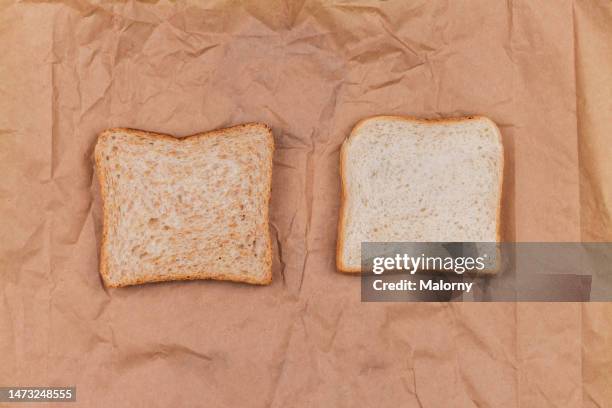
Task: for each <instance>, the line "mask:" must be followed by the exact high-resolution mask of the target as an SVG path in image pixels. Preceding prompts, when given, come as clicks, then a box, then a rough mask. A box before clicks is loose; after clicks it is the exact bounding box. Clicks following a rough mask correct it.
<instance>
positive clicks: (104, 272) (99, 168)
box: [94, 122, 275, 288]
mask: <svg viewBox="0 0 612 408" xmlns="http://www.w3.org/2000/svg"><path fill="white" fill-rule="evenodd" d="M249 127H257V128H263V129H265V130H266V135H267V141H268V146H267V147H268V150H269V152H270V161H269V165H268V179H267V183H268V185H267V188H266V192H267V195H266V198H265V205H264V211H265V215H264V218H265V224H264V229H265V231H264V232H263V235H264V236H265V238H266V243H267V249H266V252H267V253H266V273H265V274H264V276H263V277H262V278H261V279H256V278H253V277H251V276H232V275H226V274H214V273H207V272H202V273H198V274H193V275H186V276H185V275H176V274H169V275H168V274H167V275H162V276H154V275H145V276H141V277H139V278H137V279H134V280H123V281H120V282H111V281H110V279H109V277H108V249H107V242H108V222H109V220H108V200H107V194H108V192H107V189H106V173H105V171H104V166H103V165H102V164H101V163H102V160H101V157H100V154H101V153H99V150H98V145H99V144H100V143H101V142H104V138H105V137H106V135H110V134H112V133H114V132H123V133H128V134H131V135H134V136H140V137H150V138H155V139H160V140H168V141H181V140H185V139H191V138H200V137H206V136H213V135H223V134H225V133H228V132H229V131H234V130H237V129H239V128H249ZM274 150H275V144H274V135H273V134H272V129H271V128H270V126H268V125H267V124H265V123H261V122H251V123H245V124H241V125H235V126H230V127H227V128H222V129H215V130H211V131H209V132H203V133H196V134H193V135H189V136H185V137H181V138H179V137H176V136H172V135H167V134H164V133H155V132H149V131H145V130H139V129H132V128H110V129H106V130H104V131H103V132H102V133H100V135H99V136H98V140H97V142H96V146H95V149H94V162H95V167H96V173H97V174H98V182H99V184H100V195H101V197H102V214H103V217H102V218H103V222H102V224H103V225H102V242H101V248H100V261H99V270H100V276H101V277H102V282H103V283H104V286H105V287H107V288H119V287H125V286H132V285H139V284H143V283H154V282H168V281H181V280H204V279H210V280H221V281H232V282H242V283H250V284H254V285H268V284H270V282H272V238H271V236H270V227H269V226H270V219H269V214H270V198H271V195H272V167H273V156H274Z"/></svg>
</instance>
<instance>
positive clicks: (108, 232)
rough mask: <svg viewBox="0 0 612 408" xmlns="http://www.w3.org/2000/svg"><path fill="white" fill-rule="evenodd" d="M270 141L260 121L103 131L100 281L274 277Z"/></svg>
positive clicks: (98, 157) (256, 280)
mask: <svg viewBox="0 0 612 408" xmlns="http://www.w3.org/2000/svg"><path fill="white" fill-rule="evenodd" d="M273 151H274V138H273V136H272V132H271V130H270V128H269V127H268V126H267V125H264V124H260V123H250V124H245V125H239V126H234V127H230V128H226V129H220V130H214V131H211V132H206V133H201V134H196V135H193V136H188V137H184V138H175V137H173V136H169V135H164V134H157V133H152V132H145V131H141V130H135V129H125V128H115V129H109V130H106V131H104V132H103V133H102V134H101V135H100V136H99V138H98V141H97V144H96V147H95V163H96V172H97V175H98V179H99V183H100V187H101V195H102V200H103V212H104V225H103V237H102V246H101V254H100V274H101V276H102V280H103V282H104V284H105V285H106V286H107V287H120V286H127V285H134V284H140V283H146V282H158V281H169V280H190V279H217V280H230V281H236V282H247V283H252V284H268V283H269V282H270V281H271V279H272V271H271V268H272V250H271V242H270V234H269V229H268V228H269V227H268V203H269V200H270V189H271V177H272V155H273Z"/></svg>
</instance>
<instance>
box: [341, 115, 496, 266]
mask: <svg viewBox="0 0 612 408" xmlns="http://www.w3.org/2000/svg"><path fill="white" fill-rule="evenodd" d="M381 119H383V120H394V121H405V122H411V123H419V124H426V125H440V124H455V123H461V122H468V121H481V120H484V121H486V122H489V124H490V125H491V126H492V127H493V129H495V132H496V134H497V138H498V140H499V144H500V146H501V154H500V158H499V159H500V164H501V171H500V172H499V183H498V185H499V194H498V197H499V200H498V202H497V211H496V215H495V225H496V231H495V236H496V239H497V242H500V241H501V201H502V193H503V188H502V183H503V180H504V155H505V153H504V144H503V140H502V136H501V132H500V131H499V128H498V127H497V125H496V124H495V122H493V121H492V120H491V119H489V118H488V117H486V116H482V115H469V116H462V117H455V118H434V119H424V118H417V117H414V116H397V115H376V116H370V117H367V118H364V119H361V120H360V121H359V122H357V123H356V124H355V126H354V127H353V129H352V130H351V133H350V134H349V136H348V137H347V138H346V140H345V141H344V142H343V143H342V147H341V149H340V184H341V187H340V215H339V217H338V239H337V241H336V242H337V244H336V268H337V269H338V271H340V272H343V273H361V265H360V266H359V267H350V266H348V265H345V264H344V260H343V259H342V248H343V247H344V229H345V224H346V221H347V220H346V207H347V206H348V192H347V186H346V177H345V175H346V170H345V165H346V160H347V157H346V154H347V152H346V150H347V145H348V142H349V141H350V140H351V139H352V138H353V137H355V135H356V134H357V131H358V130H359V128H360V127H361V126H363V125H364V124H365V123H367V122H369V121H371V120H381Z"/></svg>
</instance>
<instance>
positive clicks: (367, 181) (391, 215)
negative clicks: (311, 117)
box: [337, 117, 503, 272]
mask: <svg viewBox="0 0 612 408" xmlns="http://www.w3.org/2000/svg"><path fill="white" fill-rule="evenodd" d="M341 155H342V158H341V174H342V184H343V203H342V209H341V216H340V221H339V222H340V225H339V237H338V251H337V264H338V268H339V269H340V270H342V271H347V272H357V271H359V270H360V269H361V259H360V258H361V243H362V242H496V241H498V240H499V237H498V234H499V206H500V200H501V182H502V172H503V147H502V143H501V136H500V133H499V130H498V129H497V126H496V125H495V124H494V123H493V122H492V121H491V120H489V119H487V118H485V117H470V118H465V119H456V120H440V121H421V120H414V119H407V118H401V117H374V118H371V119H367V120H364V121H362V122H360V123H359V124H358V125H357V126H356V127H355V129H354V130H353V132H352V133H351V136H350V137H349V138H348V139H347V140H346V141H345V142H344V145H343V147H342V153H341Z"/></svg>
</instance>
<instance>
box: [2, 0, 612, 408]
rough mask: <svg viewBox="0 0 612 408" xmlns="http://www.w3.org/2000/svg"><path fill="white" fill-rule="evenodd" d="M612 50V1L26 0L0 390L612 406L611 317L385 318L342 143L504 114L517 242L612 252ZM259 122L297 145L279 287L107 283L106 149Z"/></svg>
mask: <svg viewBox="0 0 612 408" xmlns="http://www.w3.org/2000/svg"><path fill="white" fill-rule="evenodd" d="M611 36H612V4H611V3H609V2H607V1H605V0H601V1H586V0H575V1H570V0H560V1H548V2H531V1H527V0H511V1H507V2H490V1H485V0H482V1H469V2H454V1H453V2H451V1H425V0H423V1H411V2H402V1H388V2H374V1H353V2H336V1H333V2H327V1H320V2H316V1H313V2H310V1H291V2H289V1H287V2H280V1H263V2H251V3H247V2H235V1H212V2H196V1H187V2H176V3H175V2H165V1H159V2H158V1H153V2H149V1H147V2H133V1H128V2H113V1H104V2H97V1H94V2H89V1H85V0H61V1H45V0H42V1H35V0H24V1H17V2H3V3H2V4H0V45H1V48H2V53H0V93H1V95H2V97H1V98H0V108H1V109H0V111H1V112H2V115H0V173H1V174H2V177H1V178H0V220H1V224H0V384H1V385H4V386H9V385H16V386H45V385H47V386H52V385H56V386H68V385H76V387H77V403H76V404H75V403H70V404H53V406H64V405H65V406H68V407H74V406H83V407H109V406H114V407H123V406H125V407H128V406H134V407H138V406H142V407H145V406H146V407H167V406H203V407H204V406H205V407H235V406H240V407H362V406H363V407H374V406H375V407H396V406H406V407H419V406H422V407H441V406H457V407H472V406H495V407H515V406H529V407H531V406H585V407H599V406H602V407H603V406H607V404H609V401H610V400H612V307H611V306H610V305H608V304H572V303H570V304H550V303H540V304H526V303H522V304H516V303H498V304H435V303H430V304H411V303H397V304H381V303H369V304H365V303H360V297H359V287H360V285H359V278H356V277H355V276H345V275H342V274H339V273H336V272H335V266H334V262H335V258H334V257H335V254H334V251H335V241H336V222H337V214H338V208H339V187H340V184H339V175H338V154H339V147H340V145H341V143H342V141H343V140H344V138H345V137H346V136H347V135H348V133H349V132H350V130H351V128H352V126H353V125H354V124H355V123H356V122H357V121H358V120H359V119H362V118H363V117H367V116H370V115H375V114H409V115H416V116H423V117H439V116H458V115H465V114H483V115H487V116H489V117H491V118H492V119H493V120H495V121H496V122H497V123H498V124H499V126H500V129H501V131H502V134H503V139H504V145H505V148H506V168H505V170H506V174H505V179H504V198H503V211H502V220H503V236H504V239H505V240H517V241H579V240H590V241H610V240H612V228H611V227H612V220H611V218H610V208H612V187H611V185H610V180H611V176H612V165H611V164H610V161H609V157H610V156H611V153H612V144H611V143H610V134H611V132H612V125H611V124H610V120H609V119H610V114H611V113H612V94H611V89H612V76H611V75H612V74H611V73H612V69H611V67H612V48H611V47H612V45H611V43H612V42H611V41H610V38H611ZM248 121H263V122H266V123H268V124H270V125H271V127H272V128H273V131H274V136H275V140H276V153H275V157H274V176H273V179H274V180H273V194H272V203H271V224H272V225H271V230H272V235H273V239H274V241H275V245H274V251H275V261H274V278H273V283H272V285H271V286H269V287H253V286H248V285H243V284H233V283H228V282H207V281H202V282H178V283H164V284H153V285H145V286H141V287H132V288H126V289H118V290H105V289H104V288H103V286H102V284H101V281H100V278H99V275H98V268H97V264H98V247H99V242H100V236H99V234H100V226H101V217H100V211H101V208H100V200H99V197H98V195H97V193H96V184H97V182H96V180H95V178H93V162H92V150H93V146H94V143H95V140H96V135H97V134H98V133H99V132H100V131H102V130H103V129H105V128H108V127H113V126H125V127H134V128H142V129H146V130H151V131H156V132H164V133H171V134H176V135H179V136H181V135H188V134H191V133H195V132H199V131H204V130H209V129H214V128H218V127H223V126H228V125H233V124H238V123H243V122H248ZM0 405H2V404H0ZM49 405H51V404H49ZM37 406H45V404H41V405H37Z"/></svg>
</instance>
